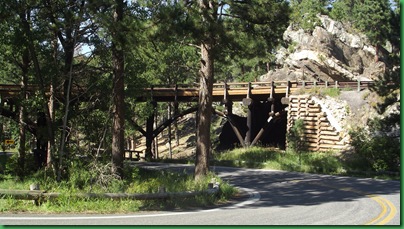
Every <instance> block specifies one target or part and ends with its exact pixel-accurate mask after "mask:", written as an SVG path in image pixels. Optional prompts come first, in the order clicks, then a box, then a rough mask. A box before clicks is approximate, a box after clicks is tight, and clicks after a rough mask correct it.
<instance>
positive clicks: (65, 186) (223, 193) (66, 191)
mask: <svg viewBox="0 0 404 229" xmlns="http://www.w3.org/2000/svg"><path fill="white" fill-rule="evenodd" d="M124 171H125V175H126V177H125V179H119V178H118V177H117V176H115V175H114V174H112V173H111V169H110V165H109V164H108V163H106V164H101V163H98V164H97V165H96V164H93V163H90V164H89V165H87V166H86V165H84V164H83V163H81V162H78V161H75V162H72V163H71V165H70V170H69V173H68V175H69V179H65V180H63V181H61V182H57V181H56V180H55V179H53V178H52V176H49V175H47V173H48V172H47V171H42V170H41V171H38V172H36V173H35V174H33V175H31V176H29V177H26V179H25V180H24V181H17V180H14V179H4V180H2V181H1V182H0V189H20V190H27V189H29V185H30V184H31V183H37V184H39V185H40V189H41V190H47V192H58V193H60V194H61V196H60V197H58V198H57V199H49V200H47V201H43V202H42V204H41V205H40V206H35V205H34V204H33V203H32V201H28V200H15V199H12V198H2V199H1V198H0V206H1V207H0V212H36V213H79V212H80V213H127V212H136V211H139V210H142V209H143V210H150V209H154V210H159V209H160V210H161V209H169V208H187V207H201V206H207V205H213V204H215V203H216V202H218V201H223V200H226V199H228V198H230V197H231V196H232V195H233V194H234V193H236V189H235V188H233V187H231V186H230V185H228V184H226V183H225V182H223V181H221V180H220V179H219V178H218V177H217V176H216V175H215V174H213V173H211V174H209V175H208V176H207V177H206V178H205V179H204V180H201V181H198V182H195V181H194V178H193V175H192V174H189V173H187V172H186V171H185V170H184V171H182V172H181V171H180V172H176V171H169V170H146V169H142V168H138V167H132V166H130V165H129V164H125V167H124ZM212 179H214V180H216V181H218V182H219V183H220V184H221V185H220V192H219V195H208V194H200V195H197V196H196V197H195V198H186V199H167V200H164V201H162V200H148V201H140V200H125V199H122V200H111V199H86V198H80V197H76V196H75V195H74V194H75V193H86V192H93V193H94V192H95V193H97V192H98V193H100V192H101V193H102V192H116V193H130V194H133V193H157V192H158V191H159V188H160V187H164V188H165V190H166V192H184V191H202V190H206V189H207V188H208V183H209V182H211V180H212Z"/></svg>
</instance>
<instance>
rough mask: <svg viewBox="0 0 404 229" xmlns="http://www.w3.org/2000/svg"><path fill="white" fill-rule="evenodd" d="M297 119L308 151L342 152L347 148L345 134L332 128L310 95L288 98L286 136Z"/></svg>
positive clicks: (325, 114)
mask: <svg viewBox="0 0 404 229" xmlns="http://www.w3.org/2000/svg"><path fill="white" fill-rule="evenodd" d="M298 119H301V120H303V126H304V127H303V128H304V131H303V132H304V139H305V141H306V146H307V148H308V150H309V151H342V150H345V149H348V148H349V143H348V142H347V141H346V139H345V138H344V135H345V133H342V132H340V131H337V130H336V128H334V127H333V126H332V124H331V123H330V121H329V120H328V117H327V113H325V112H324V111H323V109H322V108H321V105H320V104H318V103H316V102H315V101H314V100H313V99H311V96H310V95H292V96H290V100H289V107H288V122H287V134H288V133H289V131H290V129H291V128H292V126H293V125H294V123H295V120H298ZM286 144H288V143H286Z"/></svg>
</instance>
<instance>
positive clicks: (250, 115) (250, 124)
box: [243, 82, 253, 147]
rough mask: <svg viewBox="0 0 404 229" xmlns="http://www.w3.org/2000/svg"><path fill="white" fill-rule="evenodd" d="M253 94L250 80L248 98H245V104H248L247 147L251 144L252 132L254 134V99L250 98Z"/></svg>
mask: <svg viewBox="0 0 404 229" xmlns="http://www.w3.org/2000/svg"><path fill="white" fill-rule="evenodd" d="M250 95H251V82H248V90H247V98H246V99H243V103H244V105H245V106H248V111H247V132H246V136H245V145H246V146H247V147H249V146H250V144H251V134H252V115H253V112H252V109H253V101H252V99H251V98H250Z"/></svg>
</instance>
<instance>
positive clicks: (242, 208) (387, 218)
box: [0, 163, 400, 225]
mask: <svg viewBox="0 0 404 229" xmlns="http://www.w3.org/2000/svg"><path fill="white" fill-rule="evenodd" d="M137 164H138V165H139V166H149V167H153V168H169V169H179V170H181V171H182V170H183V169H190V170H192V166H187V165H167V164H157V163H154V164H151V163H148V164H146V163H137ZM212 170H214V171H215V172H216V173H217V174H218V175H219V176H220V177H222V178H223V179H224V180H226V181H228V182H230V183H231V184H233V185H235V186H237V187H239V188H240V189H242V190H244V191H245V192H246V193H247V194H248V195H246V197H245V198H241V199H239V200H237V201H235V202H234V203H232V204H230V205H226V206H223V207H220V208H212V209H204V210H197V211H178V212H142V213H136V214H127V215H84V216H83V215H21V214H18V215H0V224H3V225H9V224H29V225H39V224H40V225H44V224H52V225H71V224H80V225H109V224H110V225H111V224H112V225H135V224H137V225H139V224H140V225H365V224H369V225H374V224H381V225H400V182H399V181H383V180H374V179H363V178H349V177H337V176H327V175H316V174H304V173H292V172H283V171H274V170H258V169H239V168H228V167H213V168H212Z"/></svg>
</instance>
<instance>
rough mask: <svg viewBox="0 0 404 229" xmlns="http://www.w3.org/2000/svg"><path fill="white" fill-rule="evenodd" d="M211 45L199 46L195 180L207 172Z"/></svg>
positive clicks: (211, 81)
mask: <svg viewBox="0 0 404 229" xmlns="http://www.w3.org/2000/svg"><path fill="white" fill-rule="evenodd" d="M211 48H212V47H211V44H202V45H201V53H202V56H201V57H202V59H201V70H200V87H199V101H198V102H199V109H198V113H197V114H198V116H197V119H196V122H197V129H196V137H197V143H196V160H195V179H196V180H198V179H200V178H201V177H203V176H206V175H207V174H208V172H209V155H210V150H211V141H210V124H211V116H212V88H213V59H212V55H211V51H212V49H211Z"/></svg>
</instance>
